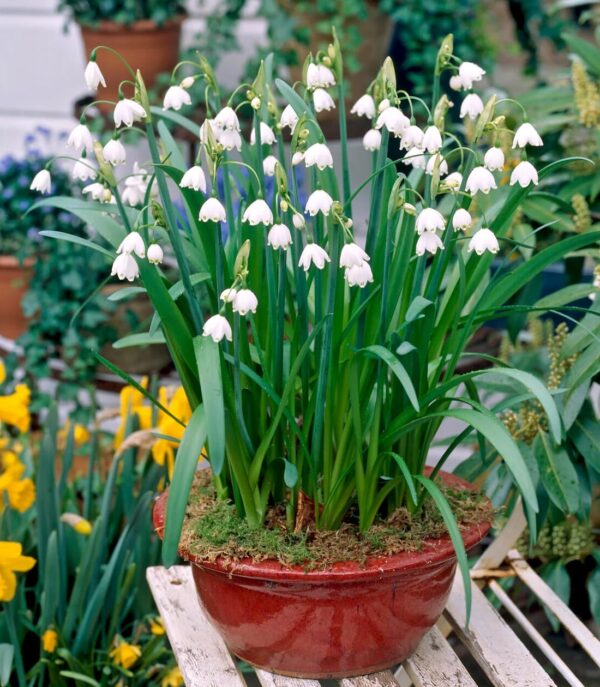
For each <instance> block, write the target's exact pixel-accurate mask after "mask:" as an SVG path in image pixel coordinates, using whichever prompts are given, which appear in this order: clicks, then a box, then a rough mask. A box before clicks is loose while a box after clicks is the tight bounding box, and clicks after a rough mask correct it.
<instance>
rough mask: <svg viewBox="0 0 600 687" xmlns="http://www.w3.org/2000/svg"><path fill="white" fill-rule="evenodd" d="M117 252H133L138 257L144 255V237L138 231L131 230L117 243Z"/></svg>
mask: <svg viewBox="0 0 600 687" xmlns="http://www.w3.org/2000/svg"><path fill="white" fill-rule="evenodd" d="M117 253H128V254H131V253H135V254H136V255H137V256H138V258H144V257H146V246H145V245H144V239H143V238H142V237H141V235H140V233H139V232H137V231H131V232H130V233H129V234H127V236H126V237H125V238H124V239H123V240H122V241H121V243H120V244H119V247H118V248H117Z"/></svg>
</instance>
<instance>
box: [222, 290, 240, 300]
mask: <svg viewBox="0 0 600 687" xmlns="http://www.w3.org/2000/svg"><path fill="white" fill-rule="evenodd" d="M236 295H237V289H225V290H224V291H221V295H220V296H219V298H220V299H221V300H222V301H223V303H233V299H234V298H235V297H236Z"/></svg>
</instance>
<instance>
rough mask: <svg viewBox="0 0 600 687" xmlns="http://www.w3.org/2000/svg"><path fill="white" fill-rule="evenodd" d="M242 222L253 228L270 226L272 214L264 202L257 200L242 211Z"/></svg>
mask: <svg viewBox="0 0 600 687" xmlns="http://www.w3.org/2000/svg"><path fill="white" fill-rule="evenodd" d="M242 222H248V224H250V225H251V226H253V227H255V226H256V225H257V224H264V225H265V226H270V225H271V224H273V212H272V211H271V208H270V207H269V205H268V203H267V202H266V201H265V200H263V199H262V198H257V199H256V200H255V201H254V202H252V203H250V205H248V207H247V208H246V210H245V211H244V214H243V215H242Z"/></svg>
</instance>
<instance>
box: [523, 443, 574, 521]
mask: <svg viewBox="0 0 600 687" xmlns="http://www.w3.org/2000/svg"><path fill="white" fill-rule="evenodd" d="M533 450H534V453H535V457H536V459H537V461H538V465H539V468H540V477H541V480H542V484H543V485H544V488H545V489H546V491H547V492H548V496H549V497H550V499H551V500H552V502H553V503H554V504H555V505H556V506H557V507H558V508H560V510H562V511H563V512H564V513H574V512H575V511H576V510H577V508H578V506H579V479H578V478H577V471H576V470H575V466H574V465H573V463H572V462H571V459H570V458H569V454H568V453H567V452H566V450H565V449H564V448H563V447H562V446H555V445H554V444H553V443H552V440H551V438H550V437H549V436H548V435H547V434H546V432H544V431H542V430H540V431H539V433H538V435H537V437H536V438H535V441H534V443H533Z"/></svg>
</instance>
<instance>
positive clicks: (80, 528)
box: [60, 513, 92, 537]
mask: <svg viewBox="0 0 600 687" xmlns="http://www.w3.org/2000/svg"><path fill="white" fill-rule="evenodd" d="M60 520H61V522H64V523H66V524H67V525H69V527H72V528H73V529H74V530H75V532H77V534H82V535H84V536H85V537H89V535H90V534H91V533H92V523H91V522H90V521H89V520H86V519H85V518H82V517H81V515H79V514H77V513H63V514H62V515H61V516H60Z"/></svg>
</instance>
